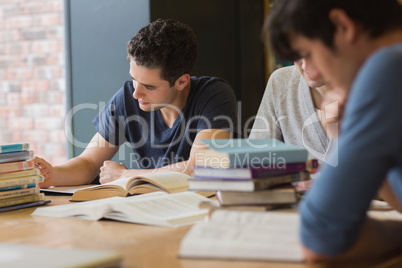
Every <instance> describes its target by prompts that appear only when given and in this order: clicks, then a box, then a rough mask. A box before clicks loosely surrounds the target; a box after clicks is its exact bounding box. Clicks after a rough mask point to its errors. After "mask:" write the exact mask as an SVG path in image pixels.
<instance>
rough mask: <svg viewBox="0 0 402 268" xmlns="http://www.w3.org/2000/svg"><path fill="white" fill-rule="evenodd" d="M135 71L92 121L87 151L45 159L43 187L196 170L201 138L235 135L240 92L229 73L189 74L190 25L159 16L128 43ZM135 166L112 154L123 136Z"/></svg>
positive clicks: (192, 54)
mask: <svg viewBox="0 0 402 268" xmlns="http://www.w3.org/2000/svg"><path fill="white" fill-rule="evenodd" d="M127 52H128V60H129V62H130V71H129V73H130V76H131V77H132V81H126V82H124V84H123V86H122V88H121V89H120V90H118V91H117V93H116V94H115V95H114V96H113V97H112V98H111V99H110V100H109V101H108V103H107V104H106V106H105V107H104V108H103V110H102V111H101V112H100V113H99V114H98V116H96V117H95V118H94V120H93V123H94V125H95V128H96V130H97V133H96V134H95V135H94V137H93V138H92V140H91V142H90V143H89V145H88V147H87V148H86V149H85V150H84V152H83V153H82V154H81V155H79V156H78V157H76V158H73V159H71V160H69V161H68V162H67V163H65V164H63V165H61V166H55V167H52V166H51V165H50V164H49V163H47V162H46V161H45V160H43V159H41V158H36V159H35V161H36V163H37V164H38V165H39V166H40V167H41V173H42V175H44V177H45V181H44V182H43V183H41V184H40V185H39V186H40V187H42V188H47V187H49V186H51V185H56V186H61V185H80V184H88V183H90V182H91V181H92V180H93V178H95V177H96V176H97V175H98V174H99V171H100V182H101V183H106V182H110V181H113V180H116V179H119V178H122V177H131V176H135V175H138V174H145V173H148V172H160V171H161V172H162V171H178V172H184V173H187V174H191V172H192V167H193V164H194V162H195V161H194V156H195V153H196V151H197V150H198V149H201V148H203V147H205V146H203V145H202V143H201V142H200V140H202V139H211V138H230V137H231V135H232V134H233V132H234V129H235V127H236V125H237V122H236V118H237V115H236V98H235V95H234V92H233V90H232V88H231V87H230V85H229V84H228V83H227V82H226V81H224V80H223V79H219V78H214V77H194V76H190V72H191V69H192V67H193V64H194V61H195V58H196V56H197V41H196V39H195V35H194V33H193V31H192V30H191V28H190V27H189V26H188V25H186V24H183V23H180V22H178V21H174V20H162V19H159V20H156V21H155V22H153V23H151V24H149V25H148V26H146V27H144V28H142V29H141V30H140V31H139V32H138V33H137V34H136V35H135V36H134V37H133V38H132V39H131V40H130V41H129V42H128V44H127ZM126 142H128V144H129V145H130V146H131V148H132V149H133V153H132V154H131V159H130V161H131V162H133V165H135V166H137V168H136V169H127V168H126V167H125V166H124V165H122V164H120V163H116V162H112V161H109V160H110V159H111V158H112V157H113V156H114V155H115V154H116V152H117V151H118V149H119V147H120V146H121V145H123V144H124V143H126Z"/></svg>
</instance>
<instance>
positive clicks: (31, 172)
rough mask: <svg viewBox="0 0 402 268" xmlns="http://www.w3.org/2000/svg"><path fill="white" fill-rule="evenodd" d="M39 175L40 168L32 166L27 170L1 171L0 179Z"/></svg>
mask: <svg viewBox="0 0 402 268" xmlns="http://www.w3.org/2000/svg"><path fill="white" fill-rule="evenodd" d="M39 175H40V170H39V169H37V168H34V169H28V170H21V171H14V172H7V173H1V174H0V180H8V179H13V178H19V177H28V176H39Z"/></svg>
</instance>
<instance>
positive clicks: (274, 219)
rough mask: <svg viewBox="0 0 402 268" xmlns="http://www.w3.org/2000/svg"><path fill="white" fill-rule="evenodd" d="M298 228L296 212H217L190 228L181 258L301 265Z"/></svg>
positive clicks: (182, 248)
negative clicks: (286, 262) (289, 262)
mask: <svg viewBox="0 0 402 268" xmlns="http://www.w3.org/2000/svg"><path fill="white" fill-rule="evenodd" d="M298 225H299V215H298V214H297V213H291V212H256V211H235V210H216V211H214V212H213V214H212V216H211V217H210V221H209V222H201V223H198V224H196V225H194V226H193V227H191V229H190V231H189V232H188V233H187V234H186V236H185V237H184V238H183V240H182V241H181V244H180V250H179V256H180V257H183V258H209V259H217V258H222V259H240V260H241V259H242V260H270V261H292V262H301V261H303V259H304V258H303V253H302V249H301V244H300V242H299V235H298Z"/></svg>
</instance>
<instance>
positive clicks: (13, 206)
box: [0, 200, 50, 212]
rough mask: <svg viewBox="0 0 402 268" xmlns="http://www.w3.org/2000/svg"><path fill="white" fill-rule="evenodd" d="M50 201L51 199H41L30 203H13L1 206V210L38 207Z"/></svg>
mask: <svg viewBox="0 0 402 268" xmlns="http://www.w3.org/2000/svg"><path fill="white" fill-rule="evenodd" d="M49 203H50V200H40V201H36V202H29V203H23V204H18V205H12V206H7V207H0V212H6V211H10V210H16V209H21V208H30V207H37V206H42V205H46V204H49Z"/></svg>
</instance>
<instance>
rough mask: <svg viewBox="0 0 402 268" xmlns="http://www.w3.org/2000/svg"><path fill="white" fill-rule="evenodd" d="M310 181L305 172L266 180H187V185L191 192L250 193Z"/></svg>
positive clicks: (308, 175)
mask: <svg viewBox="0 0 402 268" xmlns="http://www.w3.org/2000/svg"><path fill="white" fill-rule="evenodd" d="M309 179H310V174H309V173H308V172H307V171H301V172H297V173H292V174H286V175H279V176H274V177H268V178H258V179H244V180H239V179H236V180H230V179H195V178H192V179H189V180H188V185H189V190H191V191H234V192H252V191H257V190H264V189H269V188H272V187H274V186H277V185H281V184H288V183H292V182H297V181H305V180H309Z"/></svg>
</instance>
